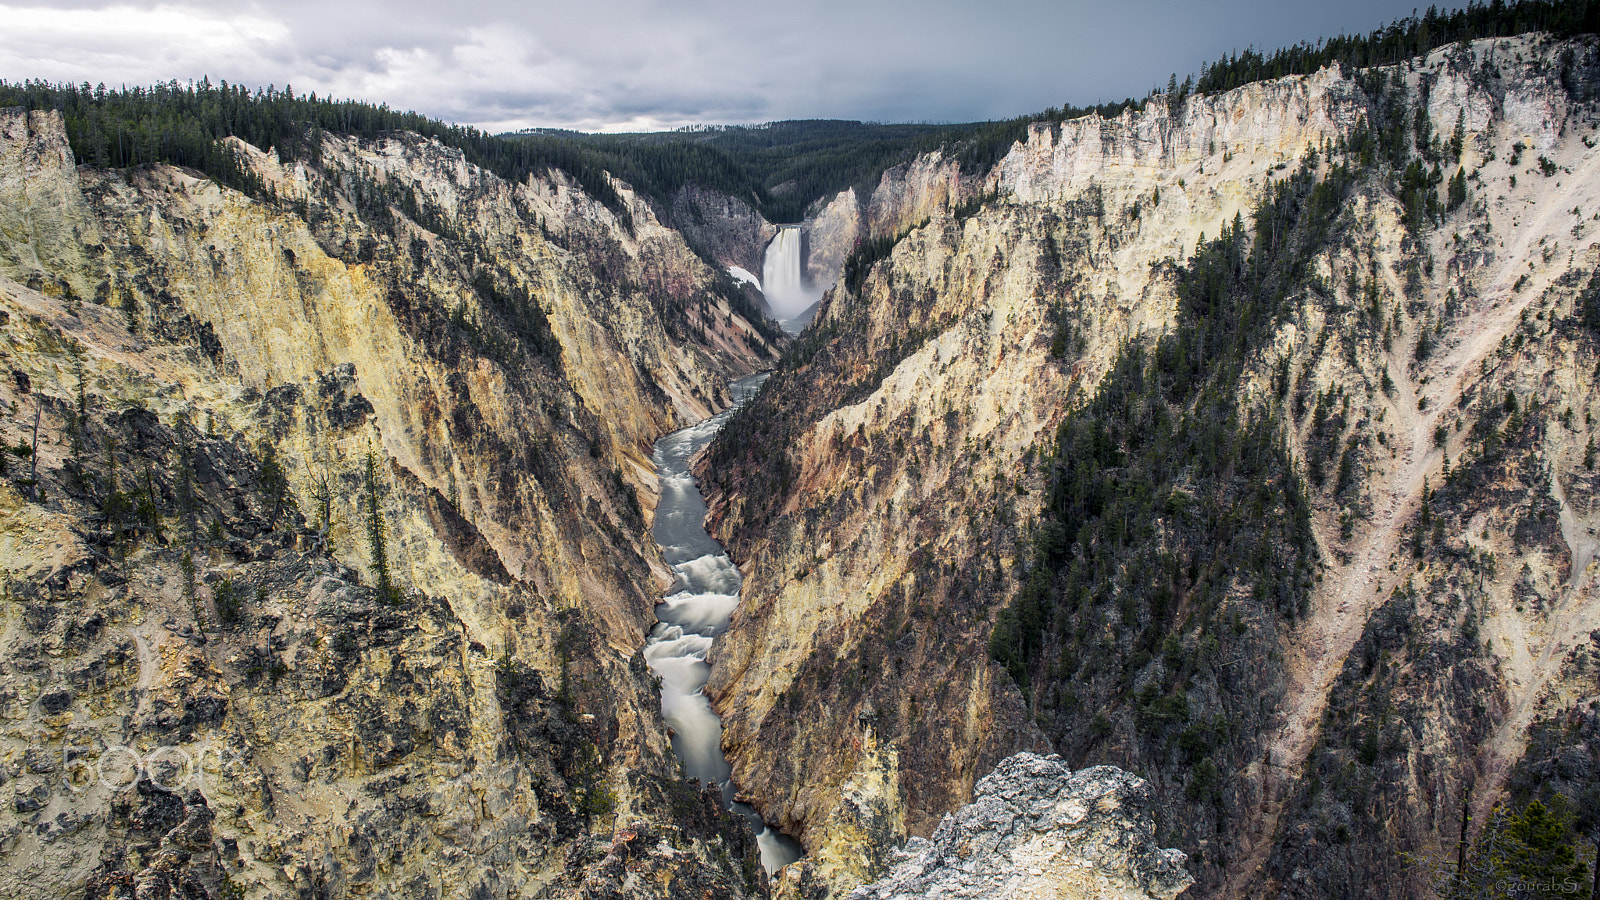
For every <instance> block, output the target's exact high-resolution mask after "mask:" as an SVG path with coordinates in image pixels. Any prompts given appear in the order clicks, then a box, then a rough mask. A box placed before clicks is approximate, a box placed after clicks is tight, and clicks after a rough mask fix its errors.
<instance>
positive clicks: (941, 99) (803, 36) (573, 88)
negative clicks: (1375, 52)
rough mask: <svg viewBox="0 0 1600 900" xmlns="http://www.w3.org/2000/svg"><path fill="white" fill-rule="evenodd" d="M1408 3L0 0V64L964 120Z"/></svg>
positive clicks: (631, 110) (68, 71)
mask: <svg viewBox="0 0 1600 900" xmlns="http://www.w3.org/2000/svg"><path fill="white" fill-rule="evenodd" d="M1411 11H1412V4H1411V3H1406V2H1395V0H1356V2H1347V3H1343V4H1328V3H1323V2H1317V3H1311V2H1305V0H1293V2H1282V0H1280V2H1273V0H1212V2H1209V3H1196V2H1193V0H1187V2H1183V0H1171V2H1167V0H1122V2H1119V3H1116V4H1108V3H1105V2H1092V3H1091V2H1083V0H1056V2H1050V0H1004V2H999V3H994V4H990V5H988V6H987V7H980V6H979V5H978V4H974V3H971V2H965V0H917V2H909V0H809V2H800V0H796V2H790V3H787V4H781V3H779V4H775V3H760V4H754V3H748V2H745V3H733V2H727V0H675V2H666V0H591V2H587V3H574V2H571V0H561V2H553V0H526V2H512V0H500V2H494V0H466V2H454V3H448V4H445V3H437V2H427V3H424V2H418V0H399V2H387V3H379V2H375V0H352V2H335V3H328V2H319V3H313V2H309V0H280V2H274V3H271V4H252V3H244V4H241V3H190V4H171V3H147V2H137V0H135V2H122V3H112V4H104V3H92V2H76V3H75V2H42V3H27V2H23V3H15V4H7V3H0V22H3V23H5V26H4V27H3V28H0V78H5V79H7V80H12V81H17V80H21V79H24V78H42V79H46V80H50V81H70V82H74V83H78V82H84V81H87V82H89V83H91V84H98V83H101V82H104V83H106V84H107V85H111V86H115V85H118V84H128V85H134V84H149V83H153V82H156V81H167V80H172V79H177V80H179V81H187V80H190V79H198V78H200V77H201V76H202V75H209V76H210V77H211V79H212V80H213V81H216V80H219V79H227V80H228V81H230V82H238V83H243V84H246V85H250V86H259V87H265V86H266V85H269V84H273V85H277V86H279V87H282V86H283V85H285V84H291V85H293V87H294V88H295V90H296V92H298V93H309V92H311V91H315V92H316V93H317V94H319V95H329V94H331V95H334V96H339V97H354V98H358V99H364V100H371V101H374V102H384V103H388V104H389V105H390V106H393V107H397V108H402V109H415V110H417V111H419V112H423V113H426V114H428V115H432V116H437V117H439V118H442V119H446V120H449V121H454V122H462V123H471V124H476V125H480V126H483V127H487V128H491V129H494V130H503V129H515V128H523V127H558V128H575V129H580V130H586V131H597V130H611V131H616V130H642V129H665V128H675V127H678V126H680V125H686V124H692V123H707V122H711V123H747V122H763V121H771V120H775V119H790V118H850V119H867V120H876V121H973V120H980V119H989V118H1000V117H1005V116H1012V115H1018V114H1021V113H1025V112H1031V111H1036V110H1039V109H1043V108H1045V107H1048V106H1055V105H1059V104H1062V103H1076V104H1080V105H1081V104H1087V103H1093V102H1096V101H1098V100H1115V99H1121V98H1122V97H1125V96H1130V95H1142V94H1144V93H1145V92H1146V91H1147V90H1149V89H1150V88H1151V87H1152V86H1155V85H1157V84H1164V83H1165V82H1166V76H1167V74H1168V73H1170V72H1174V71H1176V72H1178V73H1179V75H1180V77H1181V76H1182V74H1183V73H1185V72H1190V71H1194V70H1195V69H1197V68H1198V67H1199V66H1200V65H1202V64H1203V63H1204V62H1206V61H1208V60H1212V59H1215V58H1216V57H1218V56H1219V55H1221V54H1222V53H1223V52H1225V51H1228V50H1232V49H1236V48H1243V47H1246V46H1251V45H1254V46H1257V47H1258V48H1268V49H1270V48H1274V47H1277V46H1280V45H1282V44H1286V43H1293V42H1295V41H1299V40H1302V39H1315V38H1317V37H1320V36H1325V35H1331V34H1334V33H1337V32H1340V31H1367V30H1370V29H1372V28H1374V27H1377V26H1378V25H1380V24H1383V23H1385V22H1387V21H1389V20H1391V19H1393V18H1396V17H1398V16H1402V15H1409V14H1410V13H1411Z"/></svg>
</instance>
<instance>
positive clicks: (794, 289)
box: [761, 225, 821, 319]
mask: <svg viewBox="0 0 1600 900" xmlns="http://www.w3.org/2000/svg"><path fill="white" fill-rule="evenodd" d="M803 237H804V235H803V234H802V232H801V229H800V226H798V225H780V226H778V233H777V235H776V236H774V237H773V239H772V243H770V244H768V245H767V256H766V259H765V260H763V261H762V265H761V291H762V293H763V294H764V295H766V298H767V304H768V305H769V306H771V307H772V311H773V312H774V313H775V314H776V315H777V316H778V318H780V319H792V318H794V317H795V316H797V315H799V314H800V313H802V312H804V311H805V309H806V307H808V306H810V305H811V304H812V303H815V302H816V301H817V298H818V297H820V296H821V292H820V291H814V290H808V289H807V288H806V284H805V278H804V276H803V275H802V274H801V270H802V266H801V263H802V262H804V259H805V250H804V245H803V241H802V238H803Z"/></svg>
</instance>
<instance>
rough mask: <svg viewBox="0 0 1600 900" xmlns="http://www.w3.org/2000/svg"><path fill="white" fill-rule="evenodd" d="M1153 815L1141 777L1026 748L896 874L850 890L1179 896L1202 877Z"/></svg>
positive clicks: (888, 894)
mask: <svg viewBox="0 0 1600 900" xmlns="http://www.w3.org/2000/svg"><path fill="white" fill-rule="evenodd" d="M1151 819H1152V816H1151V811H1150V788H1149V785H1147V784H1146V783H1145V782H1144V781H1143V780H1142V779H1139V778H1136V777H1134V776H1132V775H1129V774H1128V773H1126V772H1124V771H1122V770H1120V769H1116V768H1113V767H1111V766H1096V767H1094V768H1091V769H1081V770H1079V771H1077V772H1074V771H1072V770H1071V769H1069V768H1067V767H1066V766H1065V765H1063V764H1062V763H1061V761H1060V757H1057V756H1049V757H1041V756H1037V755H1035V754H1032V753H1019V754H1017V755H1015V756H1012V757H1009V758H1007V759H1006V760H1004V761H1002V762H1001V763H1000V765H998V766H996V767H995V770H994V771H993V772H991V773H989V774H988V775H986V776H984V778H983V780H982V781H979V782H978V784H977V785H976V787H974V788H973V797H972V802H971V803H969V804H967V805H966V806H963V807H962V808H961V809H960V810H957V811H956V812H955V813H953V814H952V815H949V816H946V817H945V819H944V821H943V822H940V823H939V827H938V829H937V830H935V831H934V833H933V837H932V838H931V839H927V840H924V839H923V838H912V839H911V840H909V841H907V842H906V845H905V847H904V848H903V849H902V850H901V851H900V852H899V856H900V860H899V861H897V863H896V865H895V867H894V869H893V871H892V872H891V873H890V874H889V876H888V877H886V878H884V879H882V880H880V881H877V882H874V883H873V884H870V885H863V886H862V887H859V888H856V889H855V890H854V891H851V892H850V896H851V897H852V898H855V900H909V898H913V897H933V898H941V897H948V898H958V897H992V898H1022V897H1052V898H1069V900H1077V898H1085V900H1087V898H1129V900H1132V898H1152V897H1153V898H1161V900H1171V898H1173V897H1176V896H1177V895H1178V894H1179V893H1181V892H1182V891H1183V890H1184V889H1185V888H1187V887H1188V886H1189V885H1191V884H1193V883H1194V879H1193V878H1190V877H1189V874H1188V873H1187V872H1185V871H1184V870H1183V862H1184V855H1183V854H1182V853H1180V852H1178V851H1177V850H1162V849H1160V848H1159V847H1158V846H1157V845H1156V842H1155V830H1154V825H1153V823H1152V821H1151Z"/></svg>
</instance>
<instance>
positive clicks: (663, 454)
mask: <svg viewBox="0 0 1600 900" xmlns="http://www.w3.org/2000/svg"><path fill="white" fill-rule="evenodd" d="M766 379H767V376H766V374H761V375H754V376H751V377H750V378H745V379H743V380H741V381H737V382H735V383H734V384H733V386H732V390H731V392H732V394H733V405H732V406H731V407H730V408H729V409H727V410H725V411H724V412H722V413H721V414H719V415H716V416H713V417H712V418H710V419H707V420H706V421H704V422H701V423H700V424H698V425H692V426H690V427H688V428H685V429H683V430H681V431H675V432H673V433H672V434H669V435H667V436H666V437H664V438H662V439H661V440H659V441H656V447H655V454H654V456H653V457H652V458H653V460H654V462H655V466H656V475H657V477H658V478H659V479H660V482H661V501H660V503H659V504H658V505H657V506H656V520H655V524H654V526H652V528H651V534H652V535H653V536H654V537H655V539H656V543H658V544H660V545H661V555H662V557H663V558H665V559H666V562H667V565H669V566H671V567H672V571H673V574H674V576H675V578H674V581H673V584H672V587H671V588H669V589H668V591H667V595H666V597H665V598H663V599H662V601H661V603H660V604H659V605H657V606H656V619H657V620H658V621H657V622H656V625H655V627H654V628H652V629H651V630H650V639H649V641H648V642H647V643H646V644H645V648H644V656H645V660H646V661H647V662H648V663H649V664H650V669H651V671H653V672H654V673H655V674H656V675H657V676H658V677H659V678H660V679H661V715H662V717H663V718H665V719H666V720H667V724H668V725H670V726H672V730H673V735H672V749H673V751H674V752H676V753H677V754H678V759H679V760H681V761H682V762H683V768H684V771H685V772H687V773H688V774H689V775H690V777H693V778H698V779H700V780H701V781H703V782H705V783H707V784H712V783H714V784H716V785H717V786H718V787H719V788H720V789H721V791H722V801H723V803H724V804H725V805H727V806H728V807H729V808H730V809H732V810H733V811H734V812H737V813H739V814H740V815H743V816H744V817H745V818H747V819H749V821H750V827H751V828H752V829H753V830H755V832H756V841H757V843H758V844H760V847H761V864H762V865H763V866H764V867H765V868H766V870H767V871H768V872H769V873H770V872H776V871H777V870H778V869H780V868H782V867H783V866H785V865H787V864H789V863H791V862H793V861H795V860H796V859H799V858H800V855H801V848H800V845H799V844H797V843H795V842H794V841H793V840H792V839H790V838H789V837H787V836H786V835H784V834H782V833H781V832H779V831H777V830H775V829H773V828H771V827H769V826H768V825H767V824H766V823H765V822H763V821H762V820H761V816H760V814H759V813H757V812H756V811H755V810H754V809H753V808H751V807H750V806H748V805H746V804H744V803H739V802H737V801H736V800H734V799H733V798H734V793H735V791H734V787H733V780H732V774H733V771H732V768H731V767H730V766H729V765H728V760H727V759H726V758H725V757H724V756H723V755H722V720H720V719H718V718H717V714H716V713H715V712H714V711H713V710H712V709H711V701H710V700H709V699H708V698H707V697H706V695H705V690H704V688H705V685H706V679H708V678H709V677H710V676H711V665H710V664H709V663H708V662H706V656H707V654H709V653H710V652H711V643H712V641H713V640H715V639H716V638H717V636H719V635H721V634H722V633H723V632H725V631H727V630H728V618H729V617H730V616H731V615H733V610H734V607H736V606H738V605H739V586H740V584H741V583H742V582H743V580H744V579H743V577H742V576H741V575H740V574H739V569H738V567H737V566H735V565H734V564H733V560H731V559H729V558H728V555H727V554H726V553H725V552H723V549H722V545H720V544H718V543H717V542H716V540H715V539H713V538H712V537H711V535H709V534H707V533H706V530H705V527H704V524H703V523H704V522H705V517H706V502H705V499H704V498H702V497H701V496H700V486H699V485H698V484H696V482H695V480H694V475H693V474H691V473H690V471H689V464H690V461H691V460H692V459H693V458H694V455H695V454H696V453H698V452H700V450H701V448H703V447H705V446H706V445H707V444H709V443H711V439H712V438H714V437H716V435H717V432H718V431H720V430H722V426H723V425H724V424H725V423H726V422H727V421H728V419H729V418H730V417H731V416H732V415H733V413H734V411H735V410H737V409H738V408H739V407H740V406H743V405H744V404H745V402H746V401H748V400H749V399H750V398H751V397H753V396H755V394H756V391H758V390H760V389H761V385H762V383H763V382H765V381H766Z"/></svg>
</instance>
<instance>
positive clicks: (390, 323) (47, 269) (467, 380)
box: [0, 110, 782, 897]
mask: <svg viewBox="0 0 1600 900" xmlns="http://www.w3.org/2000/svg"><path fill="white" fill-rule="evenodd" d="M237 150H238V151H239V152H240V153H241V154H242V155H243V158H244V159H245V160H246V161H247V162H248V165H249V167H250V169H251V171H253V172H254V173H256V174H257V175H258V176H259V177H260V178H261V179H262V180H263V182H264V184H265V185H267V189H266V190H264V191H263V192H262V195H261V196H258V197H248V196H245V195H243V194H240V193H238V192H235V191H232V190H229V189H225V188H222V187H219V186H218V185H216V184H215V183H212V182H210V181H207V180H204V179H201V178H198V177H196V176H195V174H194V173H192V172H188V171H184V170H180V169H175V168H171V167H165V166H151V167H141V168H138V169H133V170H127V171H100V170H94V169H91V168H75V167H74V166H73V160H72V155H71V152H70V150H69V148H68V145H67V141H66V137H65V134H64V132H63V127H62V122H61V120H60V118H59V116H57V115H56V114H54V113H49V112H34V113H31V114H23V113H22V112H20V111H17V110H9V111H0V322H3V327H0V368H3V369H4V370H5V371H6V372H7V373H8V374H7V375H6V377H5V378H4V379H0V407H3V410H4V411H5V413H6V415H5V417H4V419H3V420H0V438H3V440H4V442H5V444H6V445H7V448H8V449H7V455H6V457H5V459H6V460H7V461H6V462H5V465H4V467H3V468H0V478H3V483H0V547H3V552H0V565H3V567H4V570H5V572H4V577H5V590H6V595H7V600H6V602H5V604H4V612H3V622H4V624H3V628H0V896H4V897H47V896H73V895H77V896H91V897H132V896H139V897H168V896H180V895H182V896H200V895H205V896H251V897H267V896H275V897H279V896H306V897H310V896H342V895H347V894H364V895H371V896H395V897H401V896H403V897H429V896H456V895H462V894H471V895H473V896H481V897H508V896H528V895H530V894H539V893H544V894H546V895H552V896H562V895H579V894H582V895H585V896H614V895H626V896H630V897H631V896H678V895H682V894H683V893H685V892H692V893H694V894H696V895H697V896H699V895H702V894H705V895H709V896H722V897H739V896H756V895H759V894H761V893H762V892H763V891H764V888H763V881H764V875H763V874H762V873H761V871H760V866H759V863H758V862H757V859H756V851H755V844H754V840H753V838H751V837H750V835H749V833H748V831H747V829H745V827H744V826H743V825H742V823H740V822H739V821H738V820H735V819H732V818H730V817H728V816H727V815H726V814H724V813H722V812H721V810H720V808H719V807H718V805H717V804H716V801H715V800H714V799H713V798H712V797H711V796H710V795H706V794H701V793H698V792H697V791H696V790H695V788H693V787H691V786H690V785H687V784H685V783H683V782H681V781H680V780H679V779H678V777H677V768H676V762H675V760H674V759H673V758H672V756H671V752H670V747H669V744H668V740H667V735H666V730H665V727H664V725H663V724H662V722H661V719H660V716H659V712H658V702H659V701H658V698H657V697H656V695H655V693H654V689H653V685H652V684H651V680H650V678H649V677H648V672H647V670H646V667H645V665H644V661H643V658H642V656H641V655H640V653H639V649H640V647H641V646H642V645H643V641H644V634H645V630H646V628H647V627H648V625H649V624H650V623H651V622H652V621H653V618H654V617H653V614H652V607H653V604H654V602H655V600H656V598H657V597H658V596H659V591H660V589H661V587H662V585H664V584H665V583H666V582H667V578H666V572H665V570H664V568H663V567H662V566H661V565H660V563H659V554H658V552H657V549H656V547H655V546H654V544H653V542H652V541H651V539H650V536H649V531H648V524H647V523H648V519H649V516H650V506H651V503H652V497H653V486H654V485H653V476H652V474H651V470H650V468H649V462H648V454H649V449H650V446H651V443H652V442H653V440H654V439H655V438H656V437H657V436H658V435H659V434H661V433H662V432H663V431H665V430H668V429H670V428H674V427H677V426H679V425H681V424H684V423H686V422H688V421H693V420H696V419H698V418H701V417H703V416H705V415H707V414H708V413H709V412H711V411H712V410H714V409H715V408H717V407H719V406H720V405H722V404H723V403H724V402H725V400H726V395H725V391H724V385H725V383H726V382H727V381H728V380H729V379H730V378H732V377H734V376H738V375H743V374H747V373H749V372H751V371H753V370H755V369H757V368H760V367H763V366H767V365H770V362H771V360H772V359H773V358H774V356H775V354H776V350H777V345H776V344H775V343H773V342H774V341H781V340H782V337H781V335H779V334H778V333H777V332H776V330H775V329H774V328H773V327H772V326H771V325H770V324H769V323H753V322H750V321H747V320H745V319H744V318H743V317H742V316H741V315H740V314H739V313H738V312H737V311H736V310H735V309H734V308H732V306H730V300H729V298H728V296H727V295H726V294H725V293H724V292H723V291H722V288H721V287H720V285H722V284H723V283H724V282H725V279H724V277H723V275H722V273H720V272H718V271H716V270H714V269H713V268H711V267H710V266H708V265H706V264H705V263H704V262H703V261H702V260H701V259H700V258H699V257H698V256H696V255H695V254H694V253H692V252H690V250H689V248H688V247H687V246H686V245H685V243H684V241H683V239H682V237H681V236H680V235H679V234H678V233H677V232H674V231H672V230H670V229H668V228H666V227H664V226H662V225H661V224H660V222H659V220H658V219H657V217H656V214H655V212H654V211H653V210H652V209H651V208H650V207H649V206H648V205H647V204H645V203H644V202H643V201H641V200H639V199H637V198H636V197H634V196H633V195H632V194H631V192H629V191H627V190H626V186H619V190H620V192H621V195H622V196H623V198H624V200H625V201H626V202H627V203H628V204H630V208H629V213H628V216H627V217H626V218H619V217H618V216H617V215H615V214H614V213H612V212H611V211H610V210H608V209H607V208H606V207H604V206H602V205H601V204H599V203H597V202H595V201H594V200H592V199H591V198H589V197H587V196H586V195H584V194H583V193H582V192H581V191H580V190H578V189H577V188H576V187H575V186H574V184H573V183H572V182H570V181H568V180H567V179H565V177H564V176H562V175H561V174H560V173H553V174H552V175H551V176H550V177H548V178H542V179H541V178H533V179H529V180H528V181H527V182H525V183H522V184H507V183H505V182H503V181H501V180H500V179H498V178H496V177H495V176H493V175H491V174H489V173H487V172H484V171H481V170H479V169H477V168H475V167H473V166H471V165H469V164H467V163H466V162H465V161H464V160H463V159H462V157H461V155H460V154H459V153H458V152H456V151H452V150H450V149H448V148H446V147H443V146H441V145H438V144H435V143H432V142H428V141H423V140H420V139H418V138H415V137H414V136H408V135H394V136H391V137H388V138H385V139H382V140H377V141H357V140H352V139H347V138H341V137H339V136H336V135H332V134H324V135H322V136H321V139H320V145H319V146H318V148H317V151H318V152H317V153H316V154H315V156H314V157H313V158H312V160H310V161H303V162H299V163H294V164H288V165H285V164H282V163H280V162H279V160H278V159H277V157H276V156H275V155H274V154H273V153H271V152H265V151H263V150H262V149H260V148H254V147H249V146H245V145H242V144H241V145H237ZM35 435H37V438H35ZM35 446H36V447H37V452H36V454H35V452H34V450H33V448H34V447H35ZM16 447H26V448H27V451H26V452H23V451H19V450H13V449H10V448H16ZM367 460H370V461H371V465H370V466H368V465H366V461H367ZM374 510H376V511H377V512H378V513H379V514H380V515H381V518H379V517H377V516H374V514H373V511H374ZM374 525H378V526H380V531H382V532H383V533H384V537H385V539H386V540H385V543H386V546H387V553H386V556H387V563H388V565H387V575H388V577H389V578H391V579H392V581H393V582H394V583H396V584H397V585H398V586H399V588H400V590H399V591H397V592H395V593H393V594H392V595H386V594H385V592H384V591H382V590H380V589H378V587H375V585H381V583H382V582H381V576H380V573H378V572H377V571H375V569H376V566H375V565H374V560H373V555H372V551H371V547H372V544H373V541H372V532H373V526H374ZM364 573H366V574H364Z"/></svg>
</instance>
